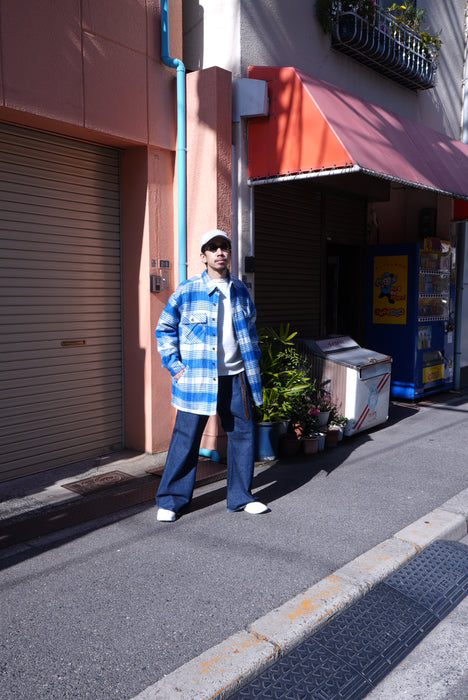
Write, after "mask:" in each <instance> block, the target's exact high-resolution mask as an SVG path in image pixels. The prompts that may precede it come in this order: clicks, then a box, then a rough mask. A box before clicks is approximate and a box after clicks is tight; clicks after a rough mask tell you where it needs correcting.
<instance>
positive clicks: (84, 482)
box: [62, 471, 135, 496]
mask: <svg viewBox="0 0 468 700" xmlns="http://www.w3.org/2000/svg"><path fill="white" fill-rule="evenodd" d="M134 478H135V477H134V476H131V475H130V474H125V472H119V471H113V472H106V473H105V474H98V475H97V476H90V477H89V478H88V479H81V481H71V482H70V483H69V484H62V486H63V488H64V489H69V490H70V491H74V492H75V493H79V494H80V495H81V496H87V495H88V494H90V493H95V492H96V491H101V490H102V489H107V488H109V487H110V486H116V485H117V484H121V483H123V482H124V481H125V482H126V481H133V480H134Z"/></svg>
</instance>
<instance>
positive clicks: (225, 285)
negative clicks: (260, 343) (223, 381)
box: [216, 279, 244, 376]
mask: <svg viewBox="0 0 468 700" xmlns="http://www.w3.org/2000/svg"><path fill="white" fill-rule="evenodd" d="M230 284H231V282H230V280H228V279H219V280H216V286H217V287H218V289H219V291H220V295H219V309H218V374H219V375H221V376H224V375H226V374H239V372H242V370H243V369H244V363H243V361H242V355H241V353H240V350H239V343H238V342H237V338H236V333H235V331H234V325H233V323H232V310H231V299H230V293H229V285H230Z"/></svg>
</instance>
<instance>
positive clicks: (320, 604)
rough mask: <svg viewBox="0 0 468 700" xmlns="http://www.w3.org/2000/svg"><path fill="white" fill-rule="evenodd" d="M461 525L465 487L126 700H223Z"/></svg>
mask: <svg viewBox="0 0 468 700" xmlns="http://www.w3.org/2000/svg"><path fill="white" fill-rule="evenodd" d="M467 524H468V489H465V490H464V491H461V492H460V493H459V494H457V495H456V496H454V497H453V498H451V499H450V500H448V501H446V503H444V504H442V506H440V507H439V508H436V509H435V510H433V511H431V512H430V513H428V514H427V515H426V516H424V517H422V518H419V520H416V521H415V522H414V523H412V524H411V525H408V526H407V527H405V528H403V530H400V531H399V532H397V533H396V534H395V535H394V536H393V537H391V538H390V539H388V540H385V541H384V542H381V543H380V544H378V545H376V546H375V547H374V548H373V549H371V550H369V551H368V552H365V553H364V554H362V555H360V556H359V557H357V558H356V559H353V560H352V561H351V562H349V563H348V564H345V566H343V567H342V568H341V569H338V570H337V571H335V572H334V573H333V574H331V575H330V576H327V577H326V578H324V579H322V580H321V581H319V582H318V583H316V584H315V585H313V586H311V587H310V588H308V589H307V590H305V591H304V592H302V593H300V594H299V595H297V596H296V597H295V598H292V599H291V600H289V601H287V602H286V603H284V604H283V605H281V606H280V607H278V608H276V609H275V610H273V611H272V612H270V613H268V614H267V615H264V616H263V617H261V618H259V619H258V620H256V621H255V622H252V623H251V624H250V625H248V627H247V629H246V630H241V631H239V632H237V633H235V634H233V635H232V636H231V637H229V638H228V639H226V640H225V641H223V642H221V643H220V644H217V645H216V646H214V647H212V648H211V649H208V650H207V651H205V652H203V654H201V655H200V656H198V657H196V658H195V659H192V660H191V661H188V662H187V663H186V664H184V665H183V666H181V667H180V668H178V669H176V670H175V671H173V672H172V673H170V674H168V675H167V676H164V677H163V678H161V679H160V680H159V681H157V682H156V683H155V684H154V685H151V686H149V687H148V688H146V689H145V690H143V691H142V692H141V693H139V694H138V695H136V696H135V697H134V698H132V700H168V699H169V698H170V700H173V699H174V700H176V699H177V698H180V699H181V700H185V698H188V697H190V699H191V700H209V699H210V698H218V699H219V700H224V699H225V698H229V697H230V696H231V695H232V694H233V693H235V692H236V691H237V690H239V689H240V688H241V687H242V686H244V685H246V684H247V683H249V682H250V681H251V680H253V679H254V678H255V677H256V676H257V675H259V674H260V673H261V672H262V671H264V670H265V669H267V668H268V667H269V666H271V665H272V664H273V663H275V661H277V660H278V659H279V658H280V657H282V656H284V655H285V654H287V653H288V652H289V651H291V649H293V648H294V647H295V646H297V645H298V644H300V643H301V642H303V641H304V640H305V639H306V638H307V637H309V636H310V635H311V634H313V633H314V632H316V631H317V630H319V629H320V628H321V627H323V626H324V625H325V624H326V623H327V622H328V621H329V620H330V619H331V618H332V617H334V616H335V615H337V614H338V613H340V612H342V611H343V610H344V609H345V608H347V607H349V606H350V605H352V604H353V603H354V602H356V601H357V600H358V599H359V598H361V597H362V596H363V595H365V593H367V592H368V591H369V590H370V589H371V588H373V587H374V586H375V585H376V584H377V583H380V582H381V581H383V580H384V579H385V578H386V577H387V576H389V575H390V574H391V573H393V572H394V571H396V570H397V569H398V568H399V567H400V566H402V565H403V564H404V563H406V562H407V561H408V560H409V559H411V558H412V557H413V556H415V555H416V554H417V553H418V552H419V551H421V550H422V549H424V548H425V547H426V546H427V545H429V544H430V543H431V542H433V541H434V540H436V539H452V540H460V539H462V538H463V537H464V536H465V535H466V534H467V532H468V528H467Z"/></svg>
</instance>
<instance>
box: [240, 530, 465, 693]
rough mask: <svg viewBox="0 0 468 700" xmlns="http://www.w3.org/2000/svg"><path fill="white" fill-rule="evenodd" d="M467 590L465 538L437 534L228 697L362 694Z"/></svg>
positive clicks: (448, 610)
mask: <svg viewBox="0 0 468 700" xmlns="http://www.w3.org/2000/svg"><path fill="white" fill-rule="evenodd" d="M467 593H468V546H467V545H464V544H461V543H460V542H451V541H448V540H437V541H435V542H433V543H432V544H430V545H429V546H428V547H426V549H425V550H423V551H422V552H420V553H419V554H417V555H416V556H415V557H414V558H413V559H411V560H410V561H409V562H407V563H406V564H405V565H404V566H402V567H401V568H400V569H399V570H398V571H396V572H395V573H394V574H391V575H390V576H389V577H388V578H387V579H386V580H385V582H384V583H380V584H378V585H377V586H376V587H375V588H374V589H372V590H371V591H369V593H367V594H366V595H365V596H364V597H363V598H361V599H360V600H358V601H357V602H356V603H354V604H353V605H351V606H350V607H349V608H347V609H346V610H344V611H343V612H342V613H340V615H337V616H336V617H335V618H333V619H332V620H330V622H329V623H328V624H327V625H325V626H324V627H322V629H320V630H318V631H317V632H315V634H313V635H312V636H311V637H309V638H308V639H306V640H305V641H304V642H302V643H301V644H300V645H299V646H297V647H296V648H295V649H293V650H292V651H291V652H290V653H289V654H288V655H286V656H284V657H283V658H282V659H280V660H279V661H277V662H276V663H275V664H274V665H273V666H271V667H270V668H269V669H267V670H266V671H264V672H263V673H261V674H260V675H259V676H258V677H257V678H255V679H254V680H253V681H251V682H250V683H249V684H248V685H246V686H244V688H242V689H241V690H239V691H238V692H237V693H236V694H235V695H233V696H232V697H233V698H238V699H240V698H263V699H265V700H266V699H267V698H268V699H271V700H275V699H276V698H277V699H278V700H279V699H281V700H300V699H302V698H304V700H305V699H310V698H313V699H314V700H322V699H323V700H330V699H331V698H340V699H341V700H357V699H358V698H363V697H365V696H366V695H367V694H368V693H369V692H370V691H371V690H372V689H373V688H374V687H375V685H376V684H377V683H379V682H380V681H381V680H382V678H383V677H384V676H385V675H386V674H387V673H388V672H389V671H390V670H391V669H392V668H394V667H395V666H396V665H397V664H398V663H399V662H400V661H401V660H402V659H403V658H404V657H405V656H406V655H407V654H408V653H409V652H410V651H411V650H412V649H413V648H414V647H415V646H416V645H417V644H418V643H419V642H420V641H421V640H422V639H423V638H424V637H425V636H426V634H427V633H428V632H430V630H431V629H433V628H434V627H435V626H436V625H437V624H438V622H439V621H440V620H441V619H442V618H443V617H445V615H447V614H448V613H449V612H450V611H451V610H453V608H455V606H456V605H457V604H458V603H459V602H460V601H461V600H462V599H463V598H464V597H465V596H466V595H467Z"/></svg>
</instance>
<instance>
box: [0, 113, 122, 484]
mask: <svg viewBox="0 0 468 700" xmlns="http://www.w3.org/2000/svg"><path fill="white" fill-rule="evenodd" d="M120 289H121V283H120V203H119V156H118V152H117V151H116V150H114V149H107V148H102V147H100V146H95V145H92V144H88V143H84V142H81V141H75V140H72V139H66V138H63V137H60V136H55V135H51V134H45V133H42V132H36V131H32V130H29V129H22V128H18V127H15V126H11V125H5V124H2V125H0V303H1V307H0V334H1V335H0V347H1V353H0V480H6V479H11V478H16V477H19V476H23V475H26V474H32V473H36V472H40V471H44V470H46V469H50V468H52V467H57V466H60V465H64V464H69V463H71V462H73V461H77V460H81V459H85V458H89V457H93V456H97V455H100V454H104V453H106V452H109V451H112V450H114V449H118V448H120V447H121V444H122V350H121V345H122V342H121V336H122V333H121V292H120Z"/></svg>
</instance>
